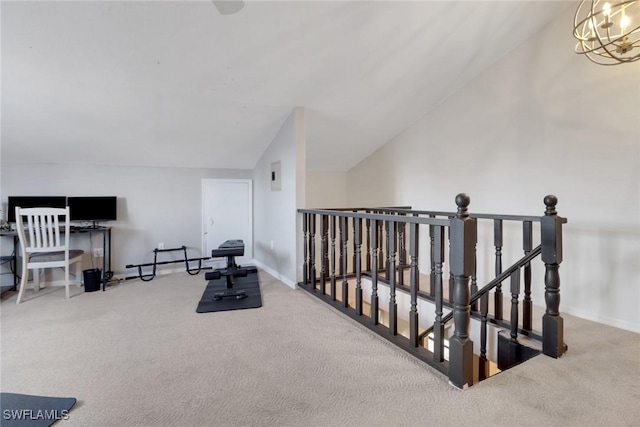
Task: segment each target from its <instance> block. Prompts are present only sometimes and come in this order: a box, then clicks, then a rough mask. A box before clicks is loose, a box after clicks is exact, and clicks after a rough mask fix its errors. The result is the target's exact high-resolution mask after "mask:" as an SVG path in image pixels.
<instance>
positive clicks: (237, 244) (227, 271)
mask: <svg viewBox="0 0 640 427" xmlns="http://www.w3.org/2000/svg"><path fill="white" fill-rule="evenodd" d="M243 255H244V242H243V241H242V240H227V241H226V242H224V243H222V244H221V245H220V246H218V249H213V250H212V251H211V258H227V267H226V268H218V269H216V270H214V271H211V272H209V273H206V274H205V276H204V278H205V279H206V280H217V279H220V278H221V277H225V278H226V280H227V288H226V290H225V291H223V292H216V293H215V294H213V298H212V299H213V300H214V301H219V300H221V299H223V298H236V299H243V298H246V297H247V292H246V291H243V290H234V289H233V285H234V281H233V279H234V278H237V277H247V274H248V273H249V272H252V271H257V269H256V268H255V267H248V268H241V267H240V266H239V265H238V264H236V259H235V257H237V256H243Z"/></svg>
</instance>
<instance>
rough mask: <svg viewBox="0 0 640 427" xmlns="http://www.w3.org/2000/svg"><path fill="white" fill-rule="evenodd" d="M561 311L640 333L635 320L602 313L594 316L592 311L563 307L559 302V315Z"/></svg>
mask: <svg viewBox="0 0 640 427" xmlns="http://www.w3.org/2000/svg"><path fill="white" fill-rule="evenodd" d="M563 312H564V313H567V314H570V315H572V316H576V317H580V318H582V319H585V320H590V321H592V322H597V323H601V324H603V325H608V326H613V327H614V328H618V329H624V330H625V331H629V332H635V333H638V334H640V324H638V323H635V322H629V321H627V320H620V319H614V318H612V317H608V316H603V315H596V316H594V315H593V313H591V312H588V311H585V310H580V309H576V308H575V307H567V306H564V307H563V306H562V304H561V305H560V315H562V313H563Z"/></svg>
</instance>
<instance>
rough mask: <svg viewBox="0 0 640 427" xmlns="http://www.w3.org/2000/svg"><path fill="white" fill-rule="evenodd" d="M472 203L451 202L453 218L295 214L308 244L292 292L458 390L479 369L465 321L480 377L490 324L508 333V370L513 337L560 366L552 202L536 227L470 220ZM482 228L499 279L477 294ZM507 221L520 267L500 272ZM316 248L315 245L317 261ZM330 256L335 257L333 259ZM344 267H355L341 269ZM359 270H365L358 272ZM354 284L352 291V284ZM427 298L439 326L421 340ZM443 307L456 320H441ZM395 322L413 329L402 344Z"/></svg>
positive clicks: (526, 221)
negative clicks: (515, 230)
mask: <svg viewBox="0 0 640 427" xmlns="http://www.w3.org/2000/svg"><path fill="white" fill-rule="evenodd" d="M469 203H470V199H469V197H468V196H467V195H466V194H459V195H458V196H456V205H457V208H458V209H457V212H455V213H451V212H435V211H415V210H411V208H410V207H401V208H393V207H384V208H344V209H332V210H326V209H316V210H312V209H299V210H298V212H299V213H300V214H302V216H303V218H302V235H303V239H304V240H303V245H302V247H303V268H302V282H300V283H298V285H299V287H300V288H302V289H305V290H307V291H309V292H311V293H312V294H314V295H315V296H317V297H319V298H321V299H323V300H324V301H325V302H327V303H329V304H330V305H333V306H334V307H335V308H336V309H338V310H340V311H342V312H344V313H345V314H347V315H349V316H350V317H352V318H353V319H355V320H357V321H358V322H360V323H361V324H363V325H365V326H367V327H369V328H370V329H371V330H374V331H375V332H376V333H378V334H379V335H381V336H383V337H385V338H386V339H388V340H390V341H392V342H393V343H395V344H396V345H398V346H400V347H402V348H403V349H405V350H406V351H408V352H409V353H411V354H413V355H414V356H416V357H418V358H420V359H421V360H424V361H425V362H426V363H428V364H430V365H431V366H433V367H435V368H436V369H438V370H439V371H441V372H443V373H444V374H446V375H447V376H448V378H449V380H450V382H451V383H452V384H453V385H455V386H456V387H459V388H464V387H465V386H467V385H471V384H472V383H473V378H472V376H473V371H474V363H477V362H474V357H475V358H477V357H478V356H476V355H475V354H474V351H473V347H474V343H473V342H472V341H471V339H470V337H469V331H470V330H469V323H470V319H471V317H474V318H477V319H478V320H480V322H481V324H482V329H481V331H482V334H481V337H480V352H479V357H480V359H479V360H480V364H481V369H480V370H482V369H483V368H482V364H483V363H484V361H486V359H487V348H486V345H487V337H486V325H487V323H491V324H492V325H495V326H498V327H502V328H506V329H508V330H509V337H507V341H506V343H507V344H506V348H507V351H506V353H505V352H504V351H501V352H500V353H501V354H503V357H504V354H506V358H507V360H508V362H509V363H508V364H513V363H514V360H516V361H517V356H518V354H517V352H518V351H519V350H518V347H517V344H518V334H521V335H527V336H529V337H531V338H534V339H541V340H542V348H543V353H544V354H546V355H548V356H552V357H559V356H561V355H562V353H563V352H564V351H565V350H566V346H565V345H564V342H563V322H562V317H561V316H560V312H559V286H560V277H559V274H558V271H559V264H560V263H561V262H562V224H564V223H566V219H565V218H562V217H559V216H558V215H557V212H556V210H555V206H556V204H557V198H556V197H555V196H546V197H545V198H544V203H545V205H546V210H545V214H544V216H542V217H537V216H515V215H491V214H473V215H471V214H470V213H469V211H468V206H469ZM478 220H483V221H484V220H490V221H493V231H494V233H493V237H494V242H493V243H494V247H495V278H494V279H492V280H491V281H490V282H489V283H488V284H487V285H485V286H483V287H482V288H481V289H478V280H477V279H478V278H477V268H476V266H477V253H476V250H477V237H478V231H477V221H478ZM503 221H519V222H522V227H523V228H522V230H523V234H522V236H523V249H524V253H525V256H524V257H522V258H521V259H520V260H519V261H517V262H516V263H514V264H513V265H512V266H510V267H508V268H507V269H505V270H504V271H503V269H502V249H503ZM533 222H540V224H541V225H540V240H541V244H540V246H538V247H536V248H535V249H533V248H532V242H533V231H532V230H533V229H532V223H533ZM407 226H408V229H407ZM420 226H428V227H429V247H428V249H427V250H428V251H429V255H430V259H429V263H430V265H429V267H430V271H429V269H426V271H427V272H428V273H427V274H428V278H429V279H430V283H429V290H428V293H426V292H427V290H426V289H421V288H420V283H419V282H420V273H419V265H418V264H419V262H418V258H419V249H420V238H419V234H420ZM316 230H319V233H320V239H319V240H317V239H316ZM350 232H351V233H350ZM445 240H448V246H449V251H448V254H447V253H446V252H445V246H446V245H445ZM350 243H351V244H350ZM363 244H364V246H365V247H364V248H363V247H362V246H363ZM316 245H319V252H320V254H319V257H318V254H317V252H318V249H317V247H316ZM336 246H338V251H339V255H338V257H336ZM407 246H408V248H407ZM538 255H542V256H541V259H542V261H543V262H544V264H545V275H544V285H545V304H546V311H545V314H544V316H543V318H542V334H541V335H539V334H537V333H536V332H533V330H532V301H531V286H532V284H531V261H532V260H533V259H535V258H536V257H537V256H538ZM407 256H408V258H407ZM318 258H319V259H318ZM348 258H351V259H352V260H353V261H352V262H347V259H348ZM363 258H364V259H363ZM445 261H446V262H447V264H448V265H447V267H448V270H449V271H448V276H449V280H448V283H449V295H448V299H445V298H444V295H443V293H444V292H443V291H444V286H443V275H444V273H445V271H444V268H443V267H444V265H445ZM350 264H352V265H351V266H350ZM363 264H364V265H365V266H366V267H365V269H364V270H363V268H362V266H363ZM350 267H351V268H350ZM406 269H408V270H409V276H410V277H409V284H408V287H407V284H406V283H405V277H404V271H405V270H406ZM349 270H351V271H349ZM522 272H523V274H524V298H523V310H522V311H523V322H522V327H520V326H519V324H518V318H519V308H518V303H519V295H520V293H521V292H520V277H521V274H522ZM379 274H382V275H381V276H379ZM363 275H368V276H369V277H370V287H369V289H370V292H371V294H370V295H369V294H367V297H368V300H369V301H368V302H367V301H365V298H364V287H363V282H362V277H363ZM508 277H509V278H510V279H511V281H510V289H509V291H510V293H511V310H510V319H509V321H505V320H503V319H502V317H503V316H502V295H501V291H502V290H501V284H502V283H503V282H504V281H505V280H506V279H507V278H508ZM353 278H355V283H354V282H352V283H349V280H353ZM338 283H340V284H339V285H338ZM382 283H384V285H385V286H386V289H388V292H389V294H388V295H389V301H388V304H385V305H386V307H381V301H380V299H379V295H378V293H379V290H380V289H379V284H382ZM327 285H328V288H329V289H327ZM354 285H355V286H354ZM367 285H369V283H367ZM338 287H339V288H340V289H338ZM398 291H403V292H405V291H407V292H408V294H409V300H410V304H409V307H410V308H409V310H408V313H404V312H403V313H401V314H399V313H398V300H397V296H398V295H397V292H398ZM338 292H339V294H338ZM490 292H493V293H494V298H495V300H494V312H493V315H489V312H488V311H489V295H490ZM351 293H353V294H351ZM426 298H428V299H429V300H431V301H432V302H433V303H434V307H435V312H434V313H433V314H434V315H435V322H434V323H433V325H432V326H430V327H429V328H427V329H426V330H424V329H425V328H424V326H423V327H420V326H419V313H418V305H419V302H420V301H421V300H423V299H426ZM350 301H352V303H350ZM365 305H366V308H367V309H368V310H367V311H369V313H367V314H365V310H363V306H365ZM445 307H449V309H451V310H452V311H451V312H450V313H447V314H446V315H445V314H444V309H445ZM383 310H384V311H385V312H386V313H387V314H386V315H385V318H386V320H387V322H386V323H387V324H386V325H381V324H380V319H379V316H380V312H381V311H383ZM400 315H402V316H403V317H402V319H406V321H407V322H408V325H409V333H408V336H407V337H405V336H402V335H401V334H398V319H399V316H400ZM405 315H406V316H405ZM402 319H400V320H402ZM451 320H453V324H454V331H453V335H452V336H450V337H449V360H445V357H444V342H445V339H446V337H445V324H446V323H447V322H450V321H451ZM403 321H404V320H403ZM404 325H405V324H404V323H403V326H404ZM429 333H433V344H434V345H433V352H431V351H429V350H428V349H426V348H425V346H424V338H425V337H426V336H427V334H429ZM503 341H504V340H503ZM510 352H511V353H510ZM512 356H513V357H512ZM481 376H482V373H481ZM481 379H482V378H481Z"/></svg>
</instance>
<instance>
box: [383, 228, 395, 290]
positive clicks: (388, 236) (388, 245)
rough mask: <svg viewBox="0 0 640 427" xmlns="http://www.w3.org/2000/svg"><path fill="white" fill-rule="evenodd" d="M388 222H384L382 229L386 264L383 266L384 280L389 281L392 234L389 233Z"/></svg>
mask: <svg viewBox="0 0 640 427" xmlns="http://www.w3.org/2000/svg"><path fill="white" fill-rule="evenodd" d="M389 222H390V221H385V222H384V225H385V227H384V229H385V233H386V242H387V243H386V248H387V250H386V252H387V262H386V263H385V266H384V278H385V279H387V280H389V277H390V276H391V271H390V270H389V268H390V266H389V264H390V263H391V246H393V242H392V240H393V237H392V233H390V232H389V227H390V225H389Z"/></svg>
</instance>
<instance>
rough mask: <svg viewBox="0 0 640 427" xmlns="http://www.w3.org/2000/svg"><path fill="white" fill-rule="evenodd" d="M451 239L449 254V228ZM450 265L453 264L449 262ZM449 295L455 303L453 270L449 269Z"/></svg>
mask: <svg viewBox="0 0 640 427" xmlns="http://www.w3.org/2000/svg"><path fill="white" fill-rule="evenodd" d="M447 238H448V239H449V252H451V227H449V230H448V237H447ZM449 264H451V260H449ZM448 291H449V292H448V294H447V300H448V301H449V302H453V298H452V295H453V271H451V268H449V289H448Z"/></svg>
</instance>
